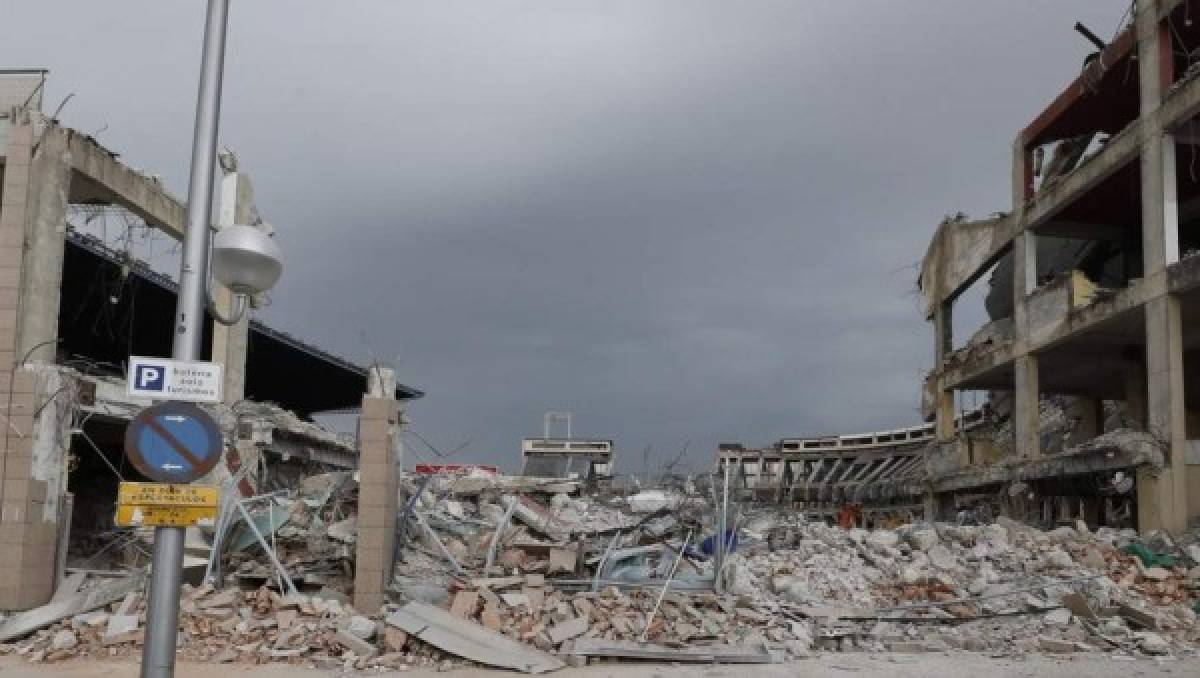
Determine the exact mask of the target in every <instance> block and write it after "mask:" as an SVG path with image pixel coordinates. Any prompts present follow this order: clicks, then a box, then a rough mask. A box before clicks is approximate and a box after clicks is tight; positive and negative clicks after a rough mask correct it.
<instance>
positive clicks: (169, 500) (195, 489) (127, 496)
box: [117, 483, 220, 506]
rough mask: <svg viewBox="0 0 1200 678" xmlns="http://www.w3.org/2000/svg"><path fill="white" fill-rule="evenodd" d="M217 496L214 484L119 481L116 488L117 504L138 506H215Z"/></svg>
mask: <svg viewBox="0 0 1200 678" xmlns="http://www.w3.org/2000/svg"><path fill="white" fill-rule="evenodd" d="M219 498H220V492H219V491H218V489H217V486H216V485H174V484H171V483H121V486H120V488H119V489H118V490H117V503H118V504H136V505H138V506H216V505H217V500H218V499H219Z"/></svg>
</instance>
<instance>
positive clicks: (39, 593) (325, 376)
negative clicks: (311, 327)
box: [0, 70, 423, 610]
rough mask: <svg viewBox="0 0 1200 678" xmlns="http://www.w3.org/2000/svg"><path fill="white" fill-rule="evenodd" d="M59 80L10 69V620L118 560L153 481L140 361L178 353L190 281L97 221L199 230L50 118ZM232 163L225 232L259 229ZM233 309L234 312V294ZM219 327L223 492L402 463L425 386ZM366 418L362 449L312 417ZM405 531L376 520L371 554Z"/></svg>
mask: <svg viewBox="0 0 1200 678" xmlns="http://www.w3.org/2000/svg"><path fill="white" fill-rule="evenodd" d="M45 80H46V72H45V71H42V70H21V71H12V70H9V71H0V399H2V400H3V403H4V404H3V412H0V416H2V417H3V424H4V435H3V438H2V439H0V444H2V445H3V447H2V448H0V449H2V452H3V457H2V463H0V480H2V481H3V483H2V490H0V546H2V547H3V549H4V550H5V553H6V556H5V558H3V559H2V561H0V610H20V609H29V608H32V607H36V606H38V605H41V604H43V603H45V602H47V601H48V600H49V599H50V598H51V595H52V594H53V593H54V589H55V587H56V585H57V582H58V581H59V579H60V578H61V577H62V573H63V571H64V569H65V566H66V563H67V562H68V560H69V559H72V560H73V559H78V560H80V561H82V562H85V563H86V562H88V561H89V559H91V558H93V557H94V556H96V555H97V553H98V552H100V551H102V550H103V549H104V548H106V546H105V545H104V544H105V542H106V540H108V539H109V538H110V535H111V533H112V532H113V529H112V522H113V520H112V518H113V513H114V510H113V505H114V502H115V498H116V492H117V483H118V480H119V479H125V480H143V478H141V477H140V476H139V475H138V474H137V472H136V471H135V470H133V469H132V468H130V467H129V466H128V465H127V464H126V463H125V461H124V453H123V434H124V429H125V426H126V424H127V423H128V422H129V421H130V419H131V418H132V416H133V415H134V414H136V413H137V411H138V410H139V409H140V408H142V407H144V406H146V405H148V404H150V403H149V401H141V400H138V399H134V398H131V397H130V396H128V395H126V388H125V383H124V373H125V365H126V364H127V362H128V359H129V356H130V355H149V356H162V355H169V353H170V347H171V333H172V330H171V319H172V316H173V312H174V307H175V300H174V297H175V292H176V286H175V283H174V282H173V281H172V280H171V279H170V278H169V277H167V276H164V275H161V274H159V273H157V272H155V270H154V269H153V268H151V267H150V266H149V265H147V264H146V263H145V262H142V261H139V260H138V259H137V258H136V257H134V256H133V254H132V251H131V250H129V249H125V250H119V249H115V248H114V247H113V246H112V243H111V242H108V241H106V240H104V239H103V238H98V237H95V235H94V234H89V233H87V232H85V229H83V228H81V223H80V221H88V220H89V219H90V218H91V217H95V216H97V215H101V214H110V213H114V214H119V215H120V218H121V220H123V222H124V223H125V224H137V226H138V228H143V229H145V230H146V231H151V230H153V231H155V232H158V233H161V234H166V235H167V236H170V238H173V239H174V240H176V241H177V240H179V239H180V238H181V237H182V234H183V230H184V225H185V223H186V205H185V204H184V203H183V202H181V201H180V200H179V199H177V198H176V197H174V196H173V195H171V194H170V193H169V192H168V191H167V190H166V189H165V188H164V187H163V185H162V184H161V182H160V181H159V180H158V179H157V178H155V177H152V176H149V175H146V174H144V173H142V172H139V171H137V170H135V169H134V168H132V167H130V166H129V165H127V164H125V163H123V162H122V161H121V160H120V159H119V156H118V155H117V154H116V153H114V152H112V151H110V150H108V149H106V148H104V147H103V146H101V145H100V144H99V143H97V141H96V140H95V139H94V138H91V137H89V136H87V135H85V134H81V133H79V132H77V131H75V130H72V129H69V128H66V127H63V126H62V125H60V124H59V123H58V121H57V120H55V119H53V118H50V117H48V116H46V115H44V114H43V113H42V111H41V98H42V91H43V87H44V84H45ZM231 159H232V158H231ZM223 164H224V165H227V166H225V167H224V168H223V169H224V176H223V178H222V179H221V184H220V186H221V188H220V197H221V200H220V205H221V207H220V212H219V217H218V223H217V224H216V225H215V227H216V228H221V227H223V226H224V225H228V224H233V223H254V222H255V221H256V220H258V211H257V208H256V207H255V205H254V200H253V189H252V186H251V184H250V180H249V178H248V176H247V175H246V174H245V173H244V172H240V171H238V170H237V169H236V161H233V162H230V163H223ZM73 215H77V216H79V215H81V216H83V217H84V219H82V220H79V221H77V220H73V219H72V216H73ZM130 228H131V227H130ZM217 296H218V298H217V304H218V306H220V307H221V309H222V311H223V312H225V313H228V311H229V305H230V303H231V302H230V300H231V295H230V294H229V293H228V292H227V291H225V290H219V291H218V293H217ZM205 331H206V334H207V336H208V337H209V339H208V340H207V341H206V342H205V344H206V346H205V351H206V354H205V355H204V358H207V359H211V360H213V361H214V362H218V363H220V364H222V365H223V367H224V380H225V383H224V385H223V386H224V388H223V394H224V402H223V403H222V404H220V405H219V406H215V407H213V408H211V409H212V410H213V414H214V415H215V416H216V417H217V418H218V421H220V423H221V426H222V428H223V430H224V433H225V438H226V453H225V455H224V457H223V463H222V464H221V465H220V466H219V467H218V469H217V471H215V472H214V473H217V474H218V475H217V476H216V477H214V480H218V481H219V480H223V479H228V478H229V477H232V476H233V474H235V473H237V472H238V471H239V470H242V471H243V472H242V473H241V474H240V477H241V478H242V480H241V483H240V484H239V485H238V489H239V491H240V492H241V493H242V494H243V495H245V496H250V495H253V494H256V493H260V492H269V491H272V490H274V489H278V488H280V487H290V486H294V485H295V484H296V482H297V480H298V479H299V478H301V477H303V476H304V475H308V474H311V473H315V472H322V471H330V470H338V469H344V470H347V471H351V472H353V471H354V470H356V469H358V468H359V467H360V465H361V464H363V463H366V462H367V461H369V462H370V463H371V464H377V465H380V466H383V465H390V466H389V467H390V468H394V467H395V466H396V464H397V454H398V452H397V450H398V449H399V442H398V435H399V426H400V424H401V423H402V414H401V413H400V405H399V402H402V401H406V400H411V399H414V398H418V397H420V396H421V395H423V394H422V393H421V392H420V391H418V390H415V389H412V388H409V387H406V386H403V385H398V384H396V383H395V380H394V378H392V377H391V376H390V371H388V370H385V369H380V370H378V374H376V373H375V372H376V370H371V374H370V375H368V369H367V368H364V367H361V366H359V365H355V364H353V363H350V362H348V361H346V360H343V359H341V358H339V357H337V356H334V355H332V354H330V353H328V352H326V351H322V350H321V349H318V348H316V347H314V346H311V345H309V344H306V343H304V342H302V341H300V340H298V339H296V338H295V337H292V336H290V335H288V334H285V333H283V332H280V331H278V330H275V329H272V328H270V327H268V326H267V325H265V324H263V323H261V322H258V321H255V320H249V319H243V320H242V321H241V322H240V323H238V324H236V325H234V326H232V327H226V326H224V325H221V324H219V323H213V322H212V320H211V318H210V319H208V321H207V323H206V328H205ZM369 376H370V377H371V378H370V379H368V377H369ZM369 381H370V384H369V383H368V382H369ZM364 394H365V397H364ZM360 406H361V407H362V409H363V417H362V421H361V424H360V428H359V436H358V438H357V440H356V439H355V438H354V437H353V436H350V437H348V438H347V437H343V436H339V435H336V434H334V433H332V432H330V431H328V430H326V429H324V428H322V427H320V426H318V425H317V424H316V423H315V422H314V421H313V419H312V415H313V414H314V413H319V412H326V411H350V410H357V409H359V408H360ZM396 482H397V481H396V478H395V474H394V473H392V474H384V473H378V474H374V475H372V476H371V478H370V483H364V485H363V487H362V488H361V490H360V498H362V499H363V500H370V501H383V500H382V499H380V498H379V497H381V496H384V495H386V494H388V493H389V492H390V494H391V495H392V496H393V499H392V501H393V503H394V501H395V500H394V495H395V488H396ZM367 484H371V488H370V489H368V488H367ZM376 486H378V487H376ZM368 523H369V521H368ZM372 527H374V530H373V531H372V530H371V528H372ZM360 529H364V528H360ZM390 529H391V528H390V527H388V526H386V525H383V524H381V525H379V526H370V525H368V527H367V528H365V531H366V532H368V533H369V535H368V536H369V538H367V539H360V543H359V549H360V551H362V549H370V547H371V546H372V544H373V543H374V542H375V541H380V542H382V541H385V540H386V537H385V536H384V535H383V532H385V531H389V530H390ZM375 532H378V533H380V534H378V535H376V534H375ZM364 541H365V542H366V543H365V545H364V543H363V542H364ZM389 548H390V547H389ZM369 555H370V557H368V558H366V559H363V558H360V565H362V564H363V563H374V561H378V563H374V565H372V567H374V570H379V571H383V570H388V569H390V557H391V556H390V552H389V551H386V550H385V549H384V548H382V546H381V545H375V548H374V550H372V551H370V553H369ZM360 569H364V570H368V571H374V570H372V569H371V567H367V566H363V567H361V568H360ZM369 588H370V587H369V586H366V587H364V590H368V589H369ZM380 590H382V587H380Z"/></svg>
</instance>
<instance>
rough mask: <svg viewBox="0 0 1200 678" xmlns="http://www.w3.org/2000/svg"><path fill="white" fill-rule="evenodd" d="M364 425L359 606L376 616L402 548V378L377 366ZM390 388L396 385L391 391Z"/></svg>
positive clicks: (360, 427)
mask: <svg viewBox="0 0 1200 678" xmlns="http://www.w3.org/2000/svg"><path fill="white" fill-rule="evenodd" d="M371 373H372V377H371V379H370V380H369V382H370V383H369V386H368V390H367V394H366V395H365V396H364V397H363V402H362V416H361V418H360V419H359V425H358V542H357V544H356V547H355V550H356V558H355V571H354V607H355V608H357V609H358V610H359V611H361V612H363V613H364V614H374V613H375V612H377V611H378V610H379V608H380V606H382V605H383V603H384V602H385V601H386V595H385V593H386V591H387V587H388V585H389V584H390V583H391V582H390V581H389V578H390V576H391V573H392V565H393V556H394V554H395V546H396V542H395V539H396V511H397V509H398V501H397V493H398V490H399V472H400V459H399V439H400V424H401V415H400V409H399V403H398V402H397V401H396V396H395V393H396V386H395V383H396V380H395V376H394V375H393V374H392V371H391V370H390V369H387V368H378V367H373V368H372V369H371ZM389 385H390V387H389Z"/></svg>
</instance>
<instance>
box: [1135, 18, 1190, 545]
mask: <svg viewBox="0 0 1200 678" xmlns="http://www.w3.org/2000/svg"><path fill="white" fill-rule="evenodd" d="M1136 27H1137V28H1136V30H1137V39H1138V79H1139V94H1140V102H1141V115H1142V121H1143V127H1142V138H1141V195H1142V256H1143V268H1144V277H1145V279H1146V280H1147V281H1148V282H1149V281H1152V280H1155V279H1156V278H1157V279H1162V278H1165V277H1166V267H1167V266H1169V265H1170V264H1172V263H1174V262H1176V261H1178V260H1179V214H1178V204H1177V196H1176V187H1177V181H1176V176H1175V140H1174V138H1173V137H1172V136H1171V135H1170V134H1167V133H1166V131H1165V130H1163V129H1162V128H1161V127H1157V126H1153V125H1151V124H1149V123H1150V122H1151V121H1152V120H1153V118H1151V117H1149V114H1150V113H1153V112H1154V111H1155V110H1157V109H1158V107H1159V105H1160V104H1161V102H1162V96H1163V93H1164V91H1165V90H1166V88H1167V87H1168V86H1169V85H1170V82H1171V79H1172V68H1173V64H1172V59H1171V43H1170V35H1169V34H1168V28H1167V27H1166V26H1165V25H1164V24H1163V23H1162V22H1160V21H1158V18H1157V15H1156V8H1155V3H1147V5H1146V6H1145V7H1139V8H1138V14H1137V17H1136ZM1145 314H1146V430H1147V431H1149V432H1150V433H1151V434H1153V435H1154V436H1156V437H1157V438H1158V439H1159V440H1161V441H1162V442H1163V443H1164V444H1165V445H1166V447H1167V464H1166V467H1165V468H1164V469H1162V470H1161V471H1159V472H1157V473H1156V472H1154V471H1153V470H1151V469H1144V470H1141V471H1139V473H1138V476H1137V487H1138V529H1140V530H1142V531H1147V530H1152V529H1166V530H1169V531H1172V532H1178V531H1182V530H1183V529H1184V528H1185V527H1186V526H1187V517H1188V515H1187V514H1188V507H1187V497H1186V480H1187V479H1186V476H1187V468H1186V453H1187V452H1186V450H1187V421H1186V410H1185V406H1184V393H1183V328H1182V326H1181V322H1180V316H1179V300H1178V299H1177V298H1175V297H1173V296H1171V295H1170V294H1164V295H1163V296H1160V297H1158V298H1155V299H1152V300H1151V301H1149V302H1147V304H1146V306H1145Z"/></svg>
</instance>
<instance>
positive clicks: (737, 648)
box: [573, 638, 783, 664]
mask: <svg viewBox="0 0 1200 678" xmlns="http://www.w3.org/2000/svg"><path fill="white" fill-rule="evenodd" d="M573 653H574V654H577V655H584V656H588V657H623V658H629V659H653V660H660V661H673V662H706V663H707V662H716V663H718V664H775V663H778V662H781V661H783V658H782V657H781V656H780V655H778V654H775V653H772V652H771V651H770V650H769V649H767V648H766V647H765V646H764V647H758V648H755V647H750V646H747V645H695V646H688V647H678V648H677V647H667V646H665V645H655V644H653V643H639V642H636V641H632V640H602V639H600V638H579V639H577V640H576V641H575V649H574V650H573Z"/></svg>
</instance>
